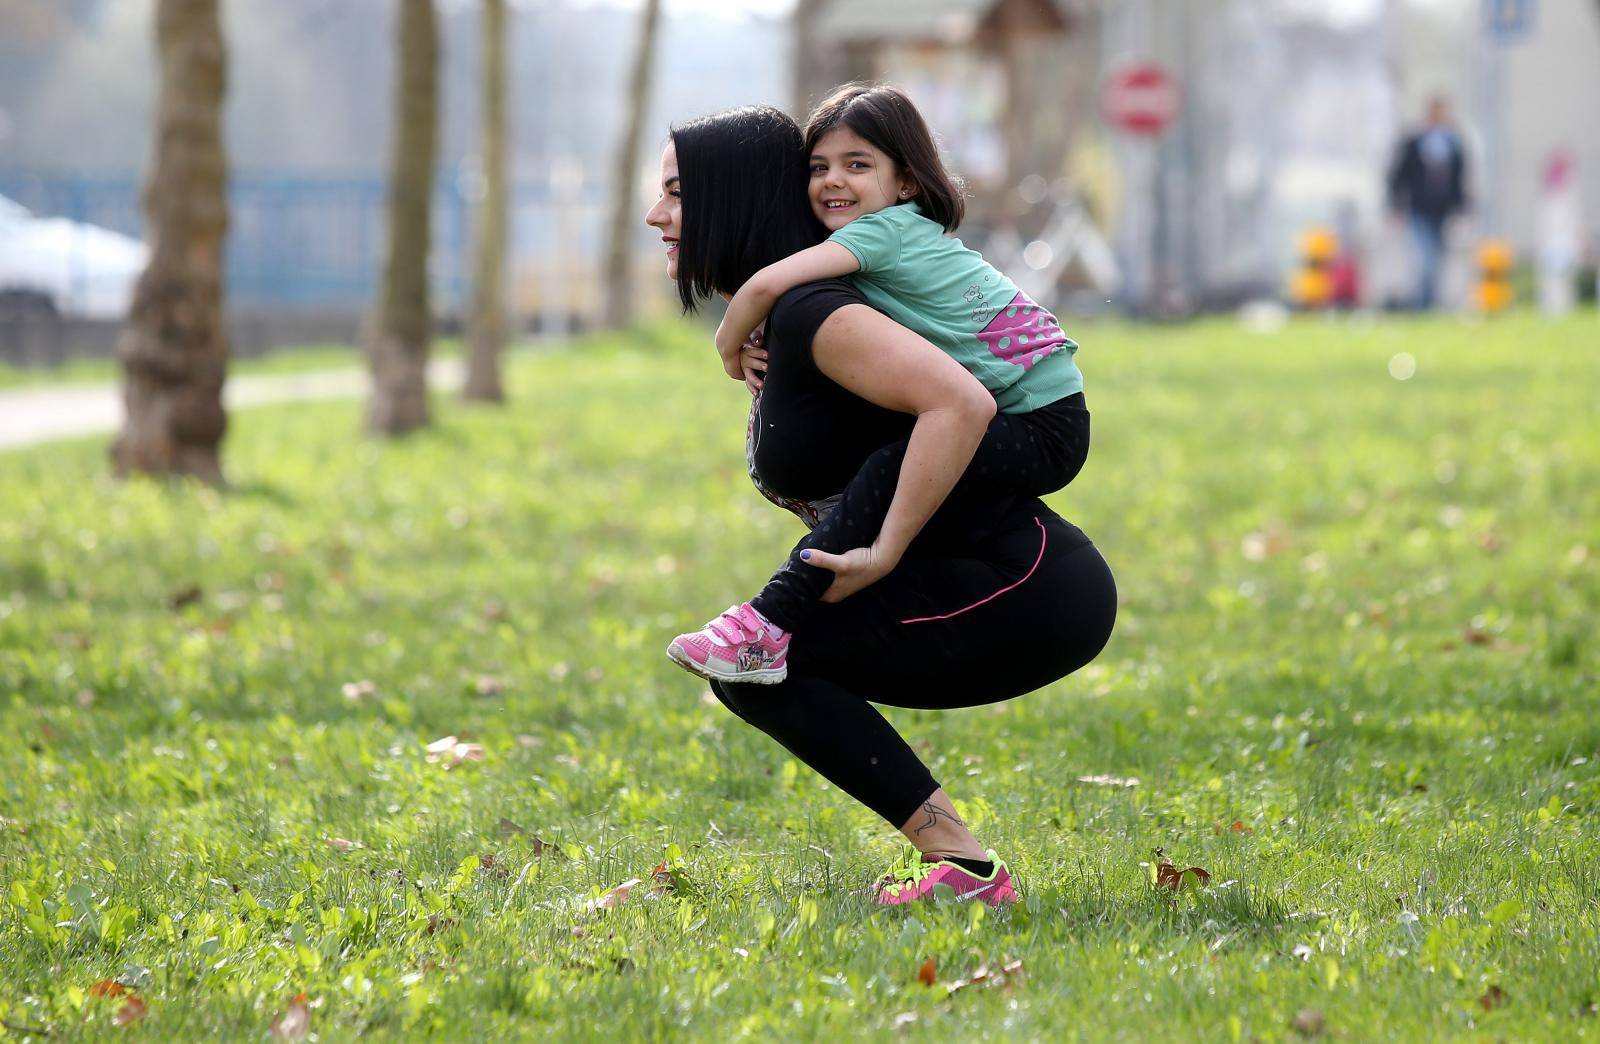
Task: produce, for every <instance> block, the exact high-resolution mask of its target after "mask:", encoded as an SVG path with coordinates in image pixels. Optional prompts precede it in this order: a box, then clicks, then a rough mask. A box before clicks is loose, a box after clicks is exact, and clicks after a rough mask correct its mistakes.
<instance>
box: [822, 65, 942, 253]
mask: <svg viewBox="0 0 1600 1044" xmlns="http://www.w3.org/2000/svg"><path fill="white" fill-rule="evenodd" d="M840 126H844V127H848V128H850V129H851V130H853V131H855V132H856V133H857V134H859V135H860V136H861V137H863V138H865V139H866V140H867V141H868V142H869V143H871V145H872V147H873V148H875V149H877V150H878V151H879V152H881V153H883V154H884V155H885V156H888V157H889V158H890V159H891V160H893V161H894V163H895V166H897V167H899V168H900V172H901V173H902V174H904V175H906V176H907V177H909V178H910V179H911V180H912V181H914V182H916V184H917V191H916V192H915V193H914V194H913V195H912V197H911V198H912V199H913V200H915V201H916V203H917V205H918V206H919V207H921V208H922V213H923V215H924V216H926V217H928V218H929V219H931V220H933V221H937V222H938V223H939V224H941V225H943V226H944V230H945V231H946V232H954V231H955V230H956V229H957V228H958V227H960V225H961V219H962V218H963V217H965V216H966V214H967V204H966V200H965V199H964V198H963V195H962V191H961V183H960V182H959V181H958V180H957V179H956V178H955V177H954V176H953V175H952V174H951V173H950V172H949V171H948V170H946V169H945V166H944V163H943V162H942V161H941V160H940V159H939V147H938V146H937V145H935V144H934V142H933V132H931V131H930V130H928V124H927V122H926V121H924V120H923V118H922V113H920V112H918V111H917V107H916V106H915V105H913V104H912V103H911V99H910V98H908V97H906V93H905V92H904V91H902V90H901V89H900V88H898V87H891V86H889V85H888V84H870V83H847V84H845V85H844V86H843V87H840V88H838V89H837V90H835V91H834V92H833V93H832V94H830V95H828V96H827V97H826V98H824V99H823V101H822V104H821V105H818V106H817V108H816V111H814V112H813V113H812V114H811V119H810V120H809V121H807V123H806V155H807V156H808V157H809V156H810V155H811V153H812V150H814V149H815V148H816V147H817V142H818V141H820V140H821V139H822V137H823V136H824V135H826V134H827V133H828V132H829V131H831V130H834V129H836V128H838V127H840ZM908 202H909V201H908Z"/></svg>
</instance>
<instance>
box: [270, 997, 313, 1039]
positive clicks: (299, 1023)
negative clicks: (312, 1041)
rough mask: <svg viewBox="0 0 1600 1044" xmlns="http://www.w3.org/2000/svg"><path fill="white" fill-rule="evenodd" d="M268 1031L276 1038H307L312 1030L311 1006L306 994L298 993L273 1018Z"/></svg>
mask: <svg viewBox="0 0 1600 1044" xmlns="http://www.w3.org/2000/svg"><path fill="white" fill-rule="evenodd" d="M268 1032H269V1033H270V1034H271V1036H272V1037H273V1039H275V1040H305V1039H306V1034H308V1033H310V1032H311V1008H310V1007H309V1006H308V1005H307V1004H306V995H305V994H303V993H297V994H295V995H294V996H293V997H291V998H290V999H289V1004H288V1006H287V1007H285V1008H284V1009H283V1012H282V1013H281V1014H280V1015H278V1017H277V1018H275V1019H273V1020H272V1025H271V1026H270V1027H269V1029H268Z"/></svg>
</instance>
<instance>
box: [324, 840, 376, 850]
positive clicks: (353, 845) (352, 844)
mask: <svg viewBox="0 0 1600 1044" xmlns="http://www.w3.org/2000/svg"><path fill="white" fill-rule="evenodd" d="M322 843H323V844H325V845H327V846H328V847H329V848H331V849H334V850H335V851H338V852H353V851H355V850H356V849H358V848H366V847H367V846H366V845H365V844H363V843H361V842H360V841H351V840H349V839H348V838H343V837H325V838H323V839H322Z"/></svg>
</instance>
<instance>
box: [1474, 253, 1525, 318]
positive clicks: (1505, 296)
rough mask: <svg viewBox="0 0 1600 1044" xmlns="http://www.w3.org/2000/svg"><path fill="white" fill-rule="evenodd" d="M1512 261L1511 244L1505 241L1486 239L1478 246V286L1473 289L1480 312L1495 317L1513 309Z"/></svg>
mask: <svg viewBox="0 0 1600 1044" xmlns="http://www.w3.org/2000/svg"><path fill="white" fill-rule="evenodd" d="M1512 260H1513V257H1512V253H1511V244H1510V243H1507V242H1506V241H1505V240H1503V239H1486V240H1484V241H1483V242H1482V243H1480V244H1479V245H1478V285H1477V286H1476V287H1474V288H1473V301H1474V303H1475V304H1476V305H1477V306H1478V311H1480V312H1483V313H1485V314H1487V315H1493V314H1494V313H1496V312H1503V311H1505V310H1506V309H1507V308H1510V307H1511V302H1512V301H1513V300H1514V299H1515V296H1516V295H1515V294H1514V293H1513V292H1512V289H1511V263H1512Z"/></svg>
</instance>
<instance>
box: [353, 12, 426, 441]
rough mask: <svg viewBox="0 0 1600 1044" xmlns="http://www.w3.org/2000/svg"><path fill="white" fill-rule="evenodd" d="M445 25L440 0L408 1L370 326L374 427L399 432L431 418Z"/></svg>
mask: <svg viewBox="0 0 1600 1044" xmlns="http://www.w3.org/2000/svg"><path fill="white" fill-rule="evenodd" d="M438 86H439V30H438V25H437V21H436V15H435V13H434V9H433V0H400V53H399V61H398V63H397V67H396V70H395V108H394V111H395V127H394V130H393V132H392V133H393V147H392V152H391V154H390V175H389V242H388V247H389V253H388V257H387V258H386V259H385V261H384V266H383V285H382V286H381V287H380V288H379V291H378V294H379V296H378V304H377V311H376V313H375V314H374V315H373V317H372V319H371V321H370V322H369V323H368V328H367V337H366V341H367V363H368V366H369V367H370V368H371V370H372V398H371V400H370V402H369V403H368V409H367V427H368V429H369V430H371V431H373V432H375V433H377V434H380V435H398V434H402V433H404V432H407V431H410V430H412V429H413V428H419V427H422V426H423V425H425V424H427V423H428V342H429V339H430V338H431V336H432V334H433V313H432V310H431V309H430V308H429V306H428V221H429V215H430V211H431V209H432V202H433V162H434V139H435V135H436V131H437V125H438V113H439V89H438Z"/></svg>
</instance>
